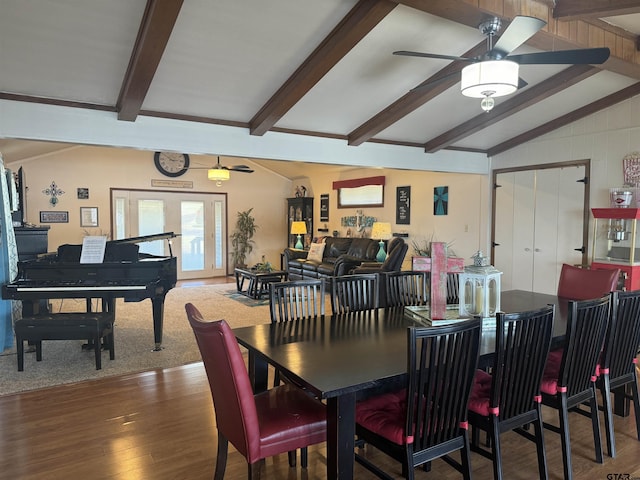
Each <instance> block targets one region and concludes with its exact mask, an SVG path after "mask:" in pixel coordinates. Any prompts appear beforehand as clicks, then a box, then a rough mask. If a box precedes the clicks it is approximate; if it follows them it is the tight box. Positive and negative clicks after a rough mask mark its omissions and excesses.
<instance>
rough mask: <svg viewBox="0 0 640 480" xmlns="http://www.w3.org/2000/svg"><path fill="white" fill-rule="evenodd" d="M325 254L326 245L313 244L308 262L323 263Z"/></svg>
mask: <svg viewBox="0 0 640 480" xmlns="http://www.w3.org/2000/svg"><path fill="white" fill-rule="evenodd" d="M323 253H324V243H312V244H311V246H310V247H309V254H308V255H307V260H313V261H315V262H322V254H323Z"/></svg>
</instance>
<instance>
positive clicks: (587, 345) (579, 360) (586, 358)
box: [540, 295, 611, 480]
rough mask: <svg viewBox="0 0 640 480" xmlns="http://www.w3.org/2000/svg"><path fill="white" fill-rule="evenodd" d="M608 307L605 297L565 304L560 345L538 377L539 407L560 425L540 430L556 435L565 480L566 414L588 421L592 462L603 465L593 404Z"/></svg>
mask: <svg viewBox="0 0 640 480" xmlns="http://www.w3.org/2000/svg"><path fill="white" fill-rule="evenodd" d="M610 306H611V302H610V296H609V295H606V296H604V297H601V298H597V299H593V300H581V301H570V302H569V304H568V312H567V313H568V315H567V332H566V334H565V339H564V345H563V347H562V348H560V349H557V350H553V351H552V352H550V353H549V356H548V358H547V364H546V365H545V370H544V374H543V375H542V382H541V385H540V390H541V393H542V403H543V405H546V406H548V407H551V408H555V409H556V410H558V417H559V422H560V424H559V426H556V425H553V424H550V423H546V422H545V423H544V426H545V428H547V429H549V430H551V431H553V432H556V433H559V434H560V439H561V443H562V461H563V466H564V478H565V479H567V480H570V479H571V478H573V473H572V467H571V442H570V435H569V418H568V417H569V412H570V411H575V412H578V413H581V414H583V415H585V416H588V417H590V418H591V425H592V429H593V443H594V446H595V454H596V462H598V463H603V459H602V441H601V440H600V422H599V420H598V404H597V401H596V367H597V365H598V361H599V359H600V354H601V352H602V347H603V344H604V337H605V333H606V330H607V324H608V323H609V317H610ZM583 404H587V405H588V411H586V410H584V409H581V408H579V407H581V406H582V405H583Z"/></svg>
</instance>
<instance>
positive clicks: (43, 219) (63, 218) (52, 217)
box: [40, 211, 69, 223]
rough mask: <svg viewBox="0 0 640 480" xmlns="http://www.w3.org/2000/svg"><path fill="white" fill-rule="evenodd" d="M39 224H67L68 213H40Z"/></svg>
mask: <svg viewBox="0 0 640 480" xmlns="http://www.w3.org/2000/svg"><path fill="white" fill-rule="evenodd" d="M40 223H69V212H48V211H47V212H40Z"/></svg>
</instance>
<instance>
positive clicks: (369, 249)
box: [283, 237, 407, 280]
mask: <svg viewBox="0 0 640 480" xmlns="http://www.w3.org/2000/svg"><path fill="white" fill-rule="evenodd" d="M389 246H390V247H391V248H392V249H393V248H395V246H402V247H404V248H401V249H400V250H402V251H403V253H406V251H407V249H406V244H405V242H404V240H403V239H402V238H399V237H396V238H394V239H392V240H390V241H389ZM379 248H380V246H379V244H378V241H377V240H372V239H370V238H348V237H327V238H326V239H325V247H324V252H323V255H322V261H321V262H317V261H314V260H309V259H307V255H308V252H307V251H305V250H297V249H295V248H287V249H285V251H284V260H283V265H284V269H285V270H286V271H287V272H289V279H291V280H300V279H309V278H322V279H325V278H331V277H336V276H342V275H348V274H350V273H353V271H354V270H355V269H356V268H358V267H360V265H361V264H362V263H363V262H368V263H370V262H375V261H376V255H377V253H378V249H379ZM402 258H404V255H402ZM401 264H402V259H401V260H400V265H401ZM380 265H382V264H380ZM399 269H400V267H398V270H399Z"/></svg>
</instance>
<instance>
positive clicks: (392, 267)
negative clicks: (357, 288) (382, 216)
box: [350, 237, 409, 307]
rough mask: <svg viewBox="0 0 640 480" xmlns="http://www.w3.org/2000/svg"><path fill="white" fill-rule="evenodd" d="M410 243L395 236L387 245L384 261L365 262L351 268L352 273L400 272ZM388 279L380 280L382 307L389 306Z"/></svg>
mask: <svg viewBox="0 0 640 480" xmlns="http://www.w3.org/2000/svg"><path fill="white" fill-rule="evenodd" d="M408 249H409V245H407V243H406V242H405V241H404V239H403V238H402V237H393V239H391V241H390V242H389V244H388V245H387V258H386V259H385V261H384V262H382V263H378V262H364V263H362V264H361V265H360V266H358V267H356V268H354V269H353V270H351V272H350V273H352V274H360V273H380V274H384V273H386V272H399V271H400V270H401V269H402V262H404V257H405V256H406V255H407V250H408ZM385 284H386V280H385V279H384V278H383V277H381V278H380V282H379V302H380V306H381V307H386V306H387V292H386V287H385Z"/></svg>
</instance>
